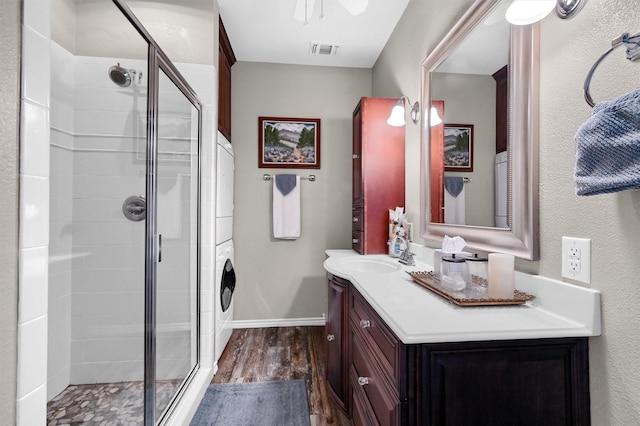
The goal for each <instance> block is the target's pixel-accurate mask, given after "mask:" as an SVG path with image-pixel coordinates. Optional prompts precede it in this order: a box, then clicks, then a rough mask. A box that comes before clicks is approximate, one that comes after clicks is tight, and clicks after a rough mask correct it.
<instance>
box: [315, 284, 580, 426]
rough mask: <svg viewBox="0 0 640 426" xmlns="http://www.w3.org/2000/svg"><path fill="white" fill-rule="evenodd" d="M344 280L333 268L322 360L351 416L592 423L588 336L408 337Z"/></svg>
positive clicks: (366, 421) (367, 421)
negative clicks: (425, 340) (429, 340)
mask: <svg viewBox="0 0 640 426" xmlns="http://www.w3.org/2000/svg"><path fill="white" fill-rule="evenodd" d="M347 283H348V281H346V280H344V279H340V278H338V277H334V276H330V280H329V305H330V306H329V322H328V324H327V327H328V328H327V330H329V331H328V332H329V333H331V334H334V335H335V336H336V339H335V340H333V341H331V342H329V344H328V349H327V366H326V369H327V381H328V383H329V385H330V389H331V388H332V389H331V390H332V392H331V393H332V394H333V396H334V399H336V401H337V402H338V404H339V405H340V406H341V407H344V408H346V411H347V413H348V415H349V416H350V418H351V420H352V422H353V424H354V425H367V426H369V425H437V426H441V425H478V426H484V425H519V426H522V425H524V426H527V425H532V426H533V425H545V426H547V425H576V426H578V425H589V424H590V407H589V358H588V339H587V338H561V339H534V340H505V341H484V342H460V343H434V344H413V345H406V344H403V343H402V342H401V341H400V339H399V338H398V337H397V336H396V335H395V334H394V333H393V332H392V331H391V329H390V328H389V327H388V326H387V324H386V323H385V322H384V321H383V320H382V319H381V318H380V316H379V315H378V314H377V312H376V311H375V310H374V309H373V308H372V307H371V306H370V305H369V303H368V302H367V301H366V300H365V299H364V297H363V296H362V295H361V294H360V293H359V292H358V290H357V289H356V288H355V287H354V286H353V285H346V284H347ZM332 304H334V305H335V306H331V305H332ZM345 305H346V306H347V307H348V309H346V310H345ZM336 318H339V321H334V319H336ZM432 326H433V327H437V324H433V325H432ZM338 329H339V330H340V331H336V330H338ZM336 333H339V334H340V335H342V336H345V337H346V339H344V340H340V339H339V338H338V335H339V334H336ZM335 341H340V343H337V344H336V345H332V343H333V342H335ZM338 347H341V348H342V351H343V353H342V354H341V355H338V354H336V353H334V352H333V351H336V350H337V348H338ZM339 375H342V376H341V377H340V378H338V376H339ZM337 388H339V389H340V391H338V390H336V389H337ZM340 392H342V396H343V398H340ZM345 397H346V398H345Z"/></svg>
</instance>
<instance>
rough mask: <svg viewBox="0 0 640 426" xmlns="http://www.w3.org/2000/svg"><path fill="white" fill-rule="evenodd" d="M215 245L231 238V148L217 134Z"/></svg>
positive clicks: (222, 137)
mask: <svg viewBox="0 0 640 426" xmlns="http://www.w3.org/2000/svg"><path fill="white" fill-rule="evenodd" d="M216 154H217V155H216V158H217V161H216V167H217V173H216V176H217V177H216V244H220V243H223V242H225V241H227V240H230V239H231V238H232V236H233V170H234V167H235V166H234V158H233V147H232V146H231V144H230V143H229V141H227V139H226V138H225V137H224V136H223V135H222V133H220V132H218V143H217V149H216Z"/></svg>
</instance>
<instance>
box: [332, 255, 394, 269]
mask: <svg viewBox="0 0 640 426" xmlns="http://www.w3.org/2000/svg"><path fill="white" fill-rule="evenodd" d="M342 264H343V265H344V266H345V267H346V268H349V269H353V270H355V271H358V272H374V273H389V272H396V271H399V270H400V269H401V268H400V265H399V264H397V263H393V262H390V261H387V260H383V259H360V258H357V257H350V258H347V259H343V260H342Z"/></svg>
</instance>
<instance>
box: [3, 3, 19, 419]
mask: <svg viewBox="0 0 640 426" xmlns="http://www.w3.org/2000/svg"><path fill="white" fill-rule="evenodd" d="M0 40H1V42H0V56H1V57H2V62H0V187H1V188H2V195H1V196H0V241H2V245H1V247H0V342H1V344H0V366H2V368H0V383H2V386H0V419H2V421H3V422H6V424H14V423H15V406H16V350H17V349H16V347H17V341H16V331H17V319H18V298H17V289H18V269H17V268H18V137H19V133H18V130H19V127H18V114H19V104H20V0H3V1H2V2H0Z"/></svg>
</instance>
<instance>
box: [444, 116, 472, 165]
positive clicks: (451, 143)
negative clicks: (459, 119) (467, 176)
mask: <svg viewBox="0 0 640 426" xmlns="http://www.w3.org/2000/svg"><path fill="white" fill-rule="evenodd" d="M444 171H445V172H473V124H445V125H444Z"/></svg>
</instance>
